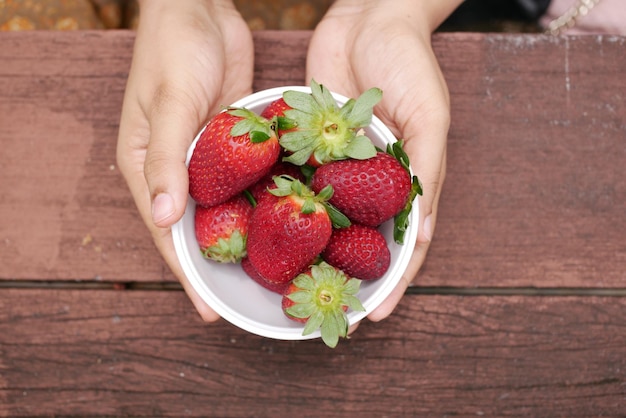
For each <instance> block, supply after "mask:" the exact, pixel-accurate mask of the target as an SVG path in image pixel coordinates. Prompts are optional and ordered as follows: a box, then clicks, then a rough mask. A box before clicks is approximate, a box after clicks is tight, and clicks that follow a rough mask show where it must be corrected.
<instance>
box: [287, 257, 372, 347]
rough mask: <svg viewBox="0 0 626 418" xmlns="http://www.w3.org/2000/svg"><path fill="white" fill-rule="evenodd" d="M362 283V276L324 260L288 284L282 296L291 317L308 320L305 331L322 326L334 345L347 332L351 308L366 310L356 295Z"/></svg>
mask: <svg viewBox="0 0 626 418" xmlns="http://www.w3.org/2000/svg"><path fill="white" fill-rule="evenodd" d="M360 285H361V281H360V280H358V279H354V278H349V277H348V276H346V275H345V273H344V272H342V271H341V270H339V269H337V268H335V267H333V266H331V265H329V264H327V263H324V262H321V263H320V264H319V265H313V266H311V267H310V269H308V270H307V271H306V272H304V273H302V274H300V275H298V276H297V277H296V278H295V279H294V280H293V281H292V282H291V283H290V284H289V286H288V287H287V290H286V291H285V294H284V295H283V299H282V308H283V312H285V315H287V317H288V318H290V319H293V320H294V321H298V322H304V323H305V326H304V330H303V331H302V335H308V334H311V333H312V332H314V331H316V330H317V329H319V330H320V331H321V334H322V340H323V341H324V343H325V344H326V345H328V346H329V347H335V346H337V342H338V341H339V337H346V336H347V335H348V328H349V325H350V324H349V322H348V316H347V315H346V311H347V310H348V308H351V309H352V310H355V311H364V310H365V308H364V307H363V305H362V304H361V302H360V301H359V299H358V298H357V297H356V294H357V293H358V291H359V287H360Z"/></svg>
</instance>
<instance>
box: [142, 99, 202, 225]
mask: <svg viewBox="0 0 626 418" xmlns="http://www.w3.org/2000/svg"><path fill="white" fill-rule="evenodd" d="M198 114H199V113H198V112H196V111H195V110H193V109H192V107H191V106H190V105H188V104H185V103H184V102H183V101H182V100H180V99H178V98H177V97H174V96H172V95H170V94H160V95H157V97H156V99H155V101H154V105H153V107H152V110H151V112H150V113H149V115H148V118H149V121H150V142H149V144H148V147H147V150H146V158H145V163H144V176H145V178H146V182H147V183H148V190H149V192H150V199H151V202H152V221H153V222H154V224H155V225H156V226H158V227H160V228H167V227H170V226H171V225H173V224H174V223H176V222H177V221H178V220H179V219H180V218H181V217H182V216H183V213H184V212H185V206H186V204H187V194H188V190H189V189H188V188H189V179H188V174H187V167H186V165H185V160H186V157H187V149H188V148H189V145H190V144H191V142H192V141H193V138H194V137H195V135H196V133H197V131H198V129H199V126H200V125H201V123H202V122H201V120H200V118H199V116H198Z"/></svg>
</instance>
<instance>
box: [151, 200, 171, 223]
mask: <svg viewBox="0 0 626 418" xmlns="http://www.w3.org/2000/svg"><path fill="white" fill-rule="evenodd" d="M173 214H174V199H172V196H170V195H169V194H168V193H159V194H158V195H156V197H155V198H154V201H153V202H152V221H153V222H154V223H155V224H156V225H159V224H160V223H161V222H163V221H165V220H166V219H167V218H169V217H170V216H172V215H173Z"/></svg>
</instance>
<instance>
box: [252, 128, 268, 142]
mask: <svg viewBox="0 0 626 418" xmlns="http://www.w3.org/2000/svg"><path fill="white" fill-rule="evenodd" d="M268 139H270V136H269V135H268V134H266V133H265V132H261V131H250V142H252V143H253V144H260V143H261V142H265V141H267V140H268Z"/></svg>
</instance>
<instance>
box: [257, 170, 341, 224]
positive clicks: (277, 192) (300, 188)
mask: <svg viewBox="0 0 626 418" xmlns="http://www.w3.org/2000/svg"><path fill="white" fill-rule="evenodd" d="M274 184H275V185H276V187H275V188H272V189H270V188H268V189H267V190H268V191H269V192H270V193H271V194H273V195H274V196H278V197H285V196H293V197H294V199H297V200H298V202H299V203H300V205H301V207H302V209H301V211H302V213H304V214H309V213H314V212H316V211H318V210H324V211H325V212H326V213H327V214H328V217H329V218H330V221H331V222H332V224H333V227H335V228H345V227H348V226H350V224H351V222H350V220H349V219H348V217H347V216H346V215H344V214H343V213H341V211H339V209H337V208H336V207H334V206H333V205H331V204H330V203H329V202H328V200H329V199H330V198H331V197H333V193H334V191H333V186H331V185H330V184H329V185H328V186H326V187H324V188H323V189H322V190H320V192H319V193H318V194H315V192H313V190H311V189H310V188H309V187H307V186H306V185H305V184H304V183H302V182H301V181H300V180H298V179H296V178H293V177H291V176H288V175H281V176H274Z"/></svg>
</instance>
